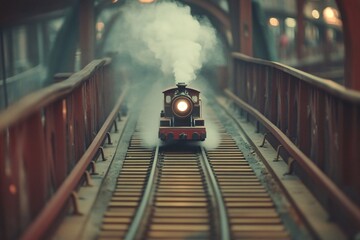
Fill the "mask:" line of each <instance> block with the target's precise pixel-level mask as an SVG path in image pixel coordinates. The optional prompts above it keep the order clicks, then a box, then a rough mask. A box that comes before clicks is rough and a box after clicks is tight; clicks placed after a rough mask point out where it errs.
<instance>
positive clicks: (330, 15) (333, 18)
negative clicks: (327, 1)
mask: <svg viewBox="0 0 360 240" xmlns="http://www.w3.org/2000/svg"><path fill="white" fill-rule="evenodd" d="M323 16H324V20H325V22H326V23H328V24H333V25H337V26H341V25H342V22H341V19H340V14H339V12H338V10H336V9H335V8H331V7H326V8H325V9H324V11H323Z"/></svg>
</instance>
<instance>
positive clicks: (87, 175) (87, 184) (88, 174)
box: [84, 171, 94, 187]
mask: <svg viewBox="0 0 360 240" xmlns="http://www.w3.org/2000/svg"><path fill="white" fill-rule="evenodd" d="M84 176H85V183H86V185H85V186H87V187H92V186H94V185H93V183H92V180H91V176H90V173H89V171H85V172H84Z"/></svg>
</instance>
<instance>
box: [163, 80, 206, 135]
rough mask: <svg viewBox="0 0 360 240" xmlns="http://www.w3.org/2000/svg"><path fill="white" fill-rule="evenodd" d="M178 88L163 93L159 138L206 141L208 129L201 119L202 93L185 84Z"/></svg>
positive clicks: (179, 84) (180, 84)
mask: <svg viewBox="0 0 360 240" xmlns="http://www.w3.org/2000/svg"><path fill="white" fill-rule="evenodd" d="M176 86H177V87H176V88H169V89H166V90H165V91H163V94H164V109H163V110H162V111H161V113H160V128H159V138H160V139H161V140H162V141H173V140H175V141H176V140H182V141H204V140H205V138H206V129H205V121H204V119H203V118H201V99H200V92H199V91H198V90H195V89H192V88H187V87H186V86H187V85H186V84H185V83H178V84H177V85H176Z"/></svg>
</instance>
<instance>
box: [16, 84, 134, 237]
mask: <svg viewBox="0 0 360 240" xmlns="http://www.w3.org/2000/svg"><path fill="white" fill-rule="evenodd" d="M126 91H127V87H125V89H124V91H123V93H122V95H121V96H120V97H119V99H118V101H117V103H116V105H115V107H114V108H113V110H112V112H111V113H110V114H109V116H108V117H107V119H106V121H105V122H104V124H103V126H102V127H101V129H100V130H99V132H98V134H97V135H96V137H95V138H94V140H93V141H92V143H91V144H90V146H89V147H88V149H87V150H86V151H85V153H84V154H83V156H82V157H81V158H80V160H79V162H78V163H77V164H76V165H75V167H74V168H73V169H72V171H71V173H70V174H69V175H68V176H67V178H66V179H65V180H64V182H63V183H62V184H61V186H60V187H59V189H58V190H57V191H56V193H55V194H54V195H53V196H52V198H51V199H50V200H49V201H48V203H47V204H46V206H45V208H44V209H43V210H42V211H41V212H40V213H39V215H38V216H37V217H36V219H35V220H34V221H33V222H32V223H31V224H30V225H29V227H28V228H27V230H26V231H25V232H24V234H23V235H22V236H21V239H22V240H32V239H42V238H43V237H44V235H45V234H46V231H47V230H48V229H49V228H50V226H51V224H52V223H53V222H54V221H55V220H56V217H57V216H58V214H59V213H60V212H61V210H62V208H63V206H64V205H65V204H66V202H67V200H68V199H69V197H70V195H71V193H72V191H73V190H74V189H75V188H76V186H77V184H78V183H79V181H80V179H81V177H82V176H83V174H84V172H85V171H86V169H87V167H88V166H89V164H90V162H91V161H92V159H93V158H94V157H95V155H96V154H97V153H98V149H99V147H100V145H101V143H102V141H103V139H104V138H105V137H106V133H107V132H108V130H109V129H110V128H111V127H112V123H113V122H114V120H115V118H116V117H117V114H118V112H119V110H120V107H121V105H122V103H123V101H124V98H125V93H126Z"/></svg>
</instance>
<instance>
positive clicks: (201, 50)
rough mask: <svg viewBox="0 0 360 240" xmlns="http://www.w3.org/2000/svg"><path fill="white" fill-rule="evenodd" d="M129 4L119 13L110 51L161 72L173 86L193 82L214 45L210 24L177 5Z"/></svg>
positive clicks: (182, 6) (214, 38)
mask: <svg viewBox="0 0 360 240" xmlns="http://www.w3.org/2000/svg"><path fill="white" fill-rule="evenodd" d="M131 2H132V3H130V4H128V5H127V6H126V7H124V8H123V9H124V11H123V12H121V21H119V26H117V28H118V29H119V30H120V31H119V38H118V39H117V41H113V42H112V43H111V45H112V48H113V49H116V50H117V51H119V52H120V53H122V52H127V54H129V55H130V56H131V58H132V59H133V60H134V61H135V62H136V63H137V64H144V65H146V66H149V65H153V66H154V67H157V68H159V69H161V71H162V72H163V74H164V75H165V76H166V77H168V78H170V77H172V78H174V79H175V82H186V83H189V82H190V81H192V80H194V79H196V73H197V71H199V70H200V69H201V67H202V66H203V64H204V63H205V62H206V60H207V59H209V58H211V57H209V54H211V52H212V51H213V50H214V48H215V45H216V44H217V40H216V34H215V30H214V29H213V27H212V26H211V25H210V23H209V21H208V20H206V19H200V18H195V17H193V16H192V15H191V12H190V7H188V6H185V5H182V4H180V3H176V2H158V3H154V4H139V3H134V2H133V1H131Z"/></svg>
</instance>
